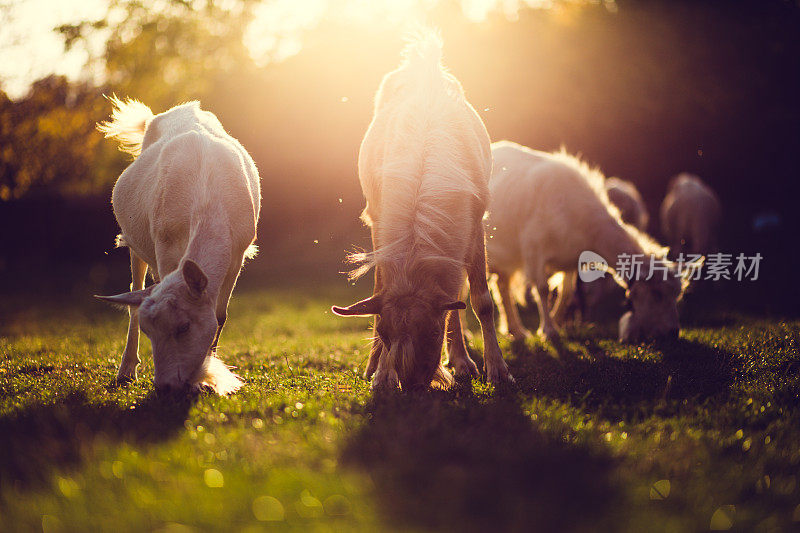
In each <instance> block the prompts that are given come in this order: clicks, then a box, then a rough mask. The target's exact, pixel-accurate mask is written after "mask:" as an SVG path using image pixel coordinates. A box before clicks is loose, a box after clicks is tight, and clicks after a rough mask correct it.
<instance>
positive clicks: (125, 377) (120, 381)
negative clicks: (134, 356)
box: [117, 371, 136, 385]
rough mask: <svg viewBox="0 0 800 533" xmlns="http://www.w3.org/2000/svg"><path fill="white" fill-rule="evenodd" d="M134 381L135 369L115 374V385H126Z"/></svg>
mask: <svg viewBox="0 0 800 533" xmlns="http://www.w3.org/2000/svg"><path fill="white" fill-rule="evenodd" d="M134 381H136V371H133V372H130V373H125V374H117V385H128V384H130V383H133V382H134Z"/></svg>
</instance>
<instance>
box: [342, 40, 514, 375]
mask: <svg viewBox="0 0 800 533" xmlns="http://www.w3.org/2000/svg"><path fill="white" fill-rule="evenodd" d="M441 46H442V44H441V40H440V39H439V37H438V36H437V35H435V34H434V33H433V32H430V31H428V32H425V33H423V34H421V35H419V36H417V38H415V39H414V40H413V41H411V42H410V43H409V44H408V45H407V46H406V48H405V50H404V58H405V59H404V61H403V62H402V64H401V65H400V67H399V68H398V69H397V70H395V71H393V72H391V73H389V74H387V75H386V76H385V77H384V78H383V81H382V82H381V86H380V88H379V90H378V93H377V96H376V101H375V114H374V117H373V119H372V123H371V124H370V126H369V129H368V130H367V133H366V135H365V137H364V140H363V142H362V144H361V151H360V153H359V159H358V169H359V180H360V182H361V188H362V190H363V192H364V196H365V197H366V200H367V207H366V209H365V210H364V213H363V215H362V219H363V220H364V221H365V223H367V224H368V225H370V226H371V228H372V244H373V251H372V252H371V253H368V254H358V255H357V256H356V257H355V258H354V259H355V260H356V261H358V262H361V263H362V265H361V267H360V268H358V269H356V270H355V271H354V272H353V274H354V275H355V276H358V275H362V274H364V273H365V272H366V271H367V270H369V268H371V267H372V266H374V267H375V287H374V291H373V295H372V296H371V297H370V298H367V299H365V300H362V301H360V302H356V303H354V304H352V305H350V306H349V307H345V308H342V307H333V311H334V312H335V313H337V314H340V315H344V316H352V315H376V318H375V324H374V331H375V337H374V339H373V344H372V349H371V353H370V358H369V362H368V364H367V369H366V373H365V375H366V377H367V378H369V377H370V376H373V374H374V376H373V378H372V387H373V388H376V387H381V388H382V387H389V388H396V387H397V386H398V385H401V386H402V387H403V388H404V389H408V388H412V387H419V386H422V387H427V386H430V385H431V384H432V382H433V383H437V384H439V385H441V386H444V387H447V386H449V385H450V383H451V382H452V378H451V376H450V374H449V373H448V372H447V370H445V368H444V366H443V365H442V364H441V359H442V343H443V339H444V336H445V332H447V339H448V352H449V356H450V362H451V363H452V365H453V367H454V370H455V373H456V376H457V377H461V376H470V375H477V367H476V366H475V363H474V362H473V361H472V360H471V359H470V357H469V355H468V354H467V351H466V348H465V346H464V340H463V337H462V334H461V321H460V318H459V314H458V310H459V309H464V308H466V305H465V304H464V303H463V302H462V301H459V295H460V291H461V290H462V288H463V287H464V281H465V270H466V274H467V276H468V278H469V285H470V288H471V293H470V300H471V304H472V308H473V310H474V311H475V312H476V314H477V316H478V318H479V319H480V323H481V330H482V333H483V345H484V361H485V365H486V368H485V369H486V374H487V378H488V380H489V381H490V382H492V383H500V382H503V381H509V380H511V379H512V378H511V375H510V374H509V372H508V369H507V366H506V363H505V361H503V357H502V354H501V352H500V348H499V346H498V344H497V337H496V333H495V328H494V316H493V313H494V311H493V306H492V300H491V296H490V294H489V289H488V286H487V281H486V251H485V237H484V229H483V226H482V224H481V219H482V217H483V214H484V212H485V210H486V206H487V202H488V193H489V191H488V186H487V185H488V181H489V177H490V175H491V166H492V158H491V152H490V150H489V136H488V134H487V133H486V128H485V127H484V125H483V122H482V121H481V119H480V117H478V114H477V113H476V112H475V110H474V109H473V108H472V106H470V104H469V103H468V102H467V100H466V99H465V97H464V92H463V89H462V88H461V84H460V83H459V82H458V80H456V78H455V77H454V76H452V75H451V74H449V73H448V72H447V71H446V70H445V69H444V68H443V67H442V66H441V53H442V52H441ZM448 315H449V317H448Z"/></svg>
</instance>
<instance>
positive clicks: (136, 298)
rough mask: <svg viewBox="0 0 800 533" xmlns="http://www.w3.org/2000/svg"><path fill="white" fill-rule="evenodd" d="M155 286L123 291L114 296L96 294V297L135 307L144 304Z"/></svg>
mask: <svg viewBox="0 0 800 533" xmlns="http://www.w3.org/2000/svg"><path fill="white" fill-rule="evenodd" d="M153 287H155V285H150V286H149V287H147V288H146V289H142V290H140V291H131V292H123V293H122V294H116V295H114V296H99V295H97V294H95V295H94V297H95V298H97V299H98V300H103V301H106V302H110V303H112V304H115V305H132V306H134V307H139V306H140V305H142V302H143V301H144V299H145V298H147V297H148V296H150V293H151V292H153Z"/></svg>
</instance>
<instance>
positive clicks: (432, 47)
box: [402, 26, 443, 78]
mask: <svg viewBox="0 0 800 533" xmlns="http://www.w3.org/2000/svg"><path fill="white" fill-rule="evenodd" d="M405 41H406V46H405V48H403V53H402V56H403V59H404V60H405V64H406V65H408V66H411V67H414V68H419V69H421V70H424V71H425V72H427V73H429V74H431V75H432V78H440V77H441V69H442V45H443V43H442V36H441V35H440V33H439V32H438V31H437V30H434V29H433V28H429V27H424V26H421V27H419V28H417V29H416V30H415V31H413V32H411V33H410V34H408V36H407V37H406V38H405Z"/></svg>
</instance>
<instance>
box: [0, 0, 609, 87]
mask: <svg viewBox="0 0 800 533" xmlns="http://www.w3.org/2000/svg"><path fill="white" fill-rule="evenodd" d="M158 1H159V0H155V3H158ZM198 1H202V0H198ZM333 1H334V0H268V1H265V2H263V3H262V4H261V5H260V6H258V7H257V8H256V10H255V17H254V20H253V23H252V24H251V27H250V28H249V32H248V34H247V35H246V37H245V44H246V45H247V46H248V48H249V49H250V51H251V54H252V55H253V58H254V59H256V61H258V62H259V63H261V64H263V63H266V62H267V61H268V60H280V59H284V58H286V57H289V56H292V55H294V54H296V53H297V52H299V51H300V48H301V46H302V43H301V42H300V41H299V34H300V32H302V30H304V29H308V28H313V27H314V25H316V23H317V22H318V21H319V19H320V18H321V17H322V16H323V15H324V14H325V12H326V8H328V7H329V6H330V5H331V3H332V2H333ZM562 1H564V0H562ZM566 1H567V2H569V1H570V0H566ZM571 1H577V2H580V1H581V0H571ZM589 1H595V2H600V1H601V0H589ZM602 1H603V2H605V3H608V2H613V0H602ZM437 2H438V0H347V1H344V2H343V1H339V2H338V3H337V4H336V10H335V11H336V13H337V15H338V16H342V17H344V18H345V19H347V20H352V21H354V22H369V21H371V22H375V21H377V20H380V21H382V22H385V23H390V24H404V23H406V24H407V23H410V22H412V21H414V20H417V21H419V20H423V19H424V17H423V15H424V12H425V11H426V10H427V9H429V8H430V7H433V6H434V5H435V4H436V3H437ZM461 3H462V8H463V10H464V14H465V15H466V16H467V17H468V18H470V19H471V20H474V21H481V20H484V19H485V18H486V17H487V15H488V14H489V12H491V11H492V10H495V9H499V10H501V11H503V12H504V13H505V14H506V16H508V17H509V18H514V17H515V16H516V14H517V11H518V9H519V7H520V5H521V4H527V5H529V6H532V7H543V8H547V7H552V5H553V3H554V2H553V0H462V2H461ZM107 7H108V0H0V28H2V32H0V81H2V86H3V89H4V90H5V91H6V92H7V93H8V94H9V95H10V96H11V97H12V98H15V97H19V96H22V95H23V94H24V93H25V91H26V90H27V88H28V86H29V85H30V83H31V82H32V81H34V80H36V79H39V78H41V77H44V76H47V75H48V74H51V73H56V74H64V75H66V76H68V77H69V78H71V79H77V78H95V79H96V78H97V77H99V76H101V75H102V73H100V72H89V71H87V68H86V60H87V58H88V53H87V51H86V50H85V49H84V48H82V47H75V49H74V50H71V51H70V52H69V53H65V52H64V46H63V41H62V39H61V37H60V36H58V35H57V34H56V33H55V32H54V31H53V28H55V27H56V26H59V25H61V24H69V23H76V22H79V21H82V20H97V19H101V18H103V17H104V16H105V14H106V11H107ZM270 34H271V35H273V36H274V37H271V38H270V37H267V36H268V35H270ZM103 39H104V36H103V35H102V34H98V35H97V36H96V40H95V41H94V42H93V43H91V46H92V47H93V49H94V50H96V51H98V52H99V51H100V50H102V45H103Z"/></svg>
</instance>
